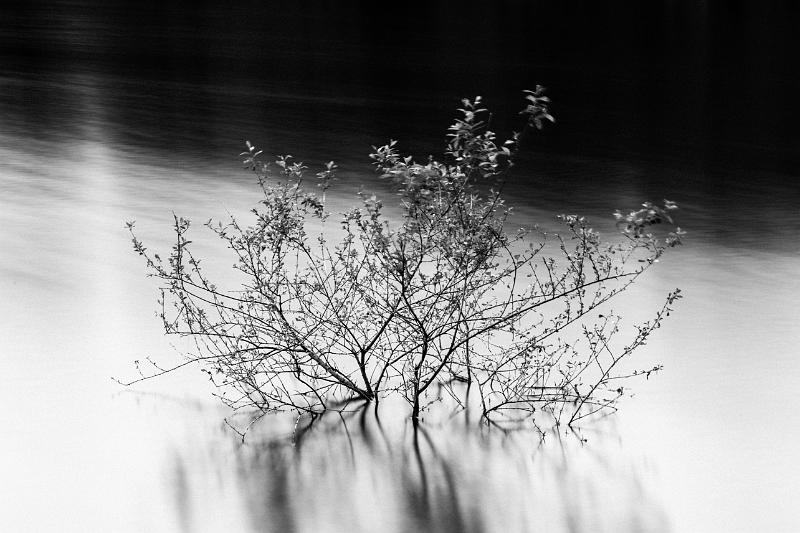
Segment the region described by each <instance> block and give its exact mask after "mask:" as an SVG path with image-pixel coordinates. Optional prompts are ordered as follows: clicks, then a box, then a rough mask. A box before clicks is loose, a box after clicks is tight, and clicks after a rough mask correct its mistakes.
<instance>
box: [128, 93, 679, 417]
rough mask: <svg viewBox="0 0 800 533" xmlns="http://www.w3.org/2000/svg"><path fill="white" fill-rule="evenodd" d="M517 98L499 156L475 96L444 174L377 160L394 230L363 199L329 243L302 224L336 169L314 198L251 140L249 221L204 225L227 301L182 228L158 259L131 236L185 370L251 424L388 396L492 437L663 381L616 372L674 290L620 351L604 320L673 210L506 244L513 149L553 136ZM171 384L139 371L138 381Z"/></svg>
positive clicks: (659, 248)
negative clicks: (219, 256)
mask: <svg viewBox="0 0 800 533" xmlns="http://www.w3.org/2000/svg"><path fill="white" fill-rule="evenodd" d="M525 98H526V107H525V109H523V110H522V112H521V114H522V115H523V116H524V118H525V127H524V129H523V130H522V131H521V132H519V133H514V134H513V135H512V137H511V138H510V139H508V140H506V141H505V142H502V143H501V142H500V141H498V139H497V137H496V135H495V133H493V132H492V131H491V130H489V129H488V126H489V124H488V118H487V117H488V111H487V110H486V109H485V108H483V107H482V101H481V98H480V97H477V98H475V99H474V100H467V99H465V100H462V107H461V108H460V109H458V112H459V116H458V118H457V119H456V120H455V122H454V123H453V124H452V125H451V126H450V127H449V131H448V142H447V147H446V151H445V154H444V158H443V159H442V160H441V161H440V160H438V159H436V158H434V157H432V156H431V157H430V158H428V159H427V160H426V161H424V162H418V161H416V160H414V159H413V158H412V157H409V156H403V155H402V154H401V153H400V152H399V151H398V148H397V143H396V141H391V142H389V143H388V144H386V145H385V146H381V147H377V148H376V147H373V153H372V154H371V156H370V157H371V158H372V162H373V164H374V166H375V168H376V169H377V171H378V173H379V174H380V175H381V176H382V177H384V178H387V179H391V180H392V181H393V184H394V187H395V188H396V190H397V192H398V193H399V198H400V200H399V204H400V209H401V212H402V217H401V218H400V220H390V219H389V218H388V217H387V216H385V215H384V213H383V204H382V203H381V201H380V200H379V199H378V198H377V197H375V196H373V195H368V194H366V193H363V192H362V193H359V197H360V198H359V200H358V202H357V205H356V206H355V207H353V208H352V209H350V210H349V211H347V212H345V213H343V214H341V217H340V218H339V223H340V225H341V229H342V230H343V232H344V238H342V239H341V240H337V242H335V243H333V244H332V243H331V241H330V237H329V236H326V235H325V233H321V234H309V232H308V228H307V222H308V221H309V220H312V219H313V220H317V221H322V222H325V223H328V224H329V223H330V219H331V217H333V215H331V214H330V213H329V212H327V211H326V208H325V193H326V191H327V189H328V188H329V187H330V186H331V182H332V180H333V178H334V176H335V173H336V170H337V168H336V165H335V164H334V163H333V162H331V163H328V165H327V166H326V167H325V168H324V169H323V170H322V171H321V172H319V173H317V174H316V175H315V176H314V178H313V181H316V182H317V185H318V187H313V181H312V183H311V185H312V186H311V187H309V186H308V180H307V178H306V170H307V169H306V167H305V166H304V165H303V164H302V163H297V162H293V161H292V159H291V157H290V156H282V157H278V159H277V160H276V161H275V162H274V166H272V165H270V164H267V163H264V162H262V159H261V156H262V153H261V151H258V150H256V148H255V147H254V146H253V145H251V144H250V143H249V142H248V143H247V151H246V152H244V153H243V154H242V156H243V158H244V163H245V165H246V166H247V167H248V168H250V169H251V170H252V171H254V172H255V174H256V176H257V178H258V183H259V185H260V187H261V191H262V193H263V198H262V199H261V201H260V203H259V205H258V207H256V208H255V209H253V210H252V214H253V216H254V221H253V222H252V224H251V225H243V224H242V223H240V222H239V220H237V219H236V218H234V217H231V219H230V220H229V221H228V222H227V223H225V224H223V223H220V222H217V223H212V222H209V223H208V224H207V226H208V228H210V229H211V230H212V231H213V232H214V233H216V235H218V236H219V238H220V239H222V240H223V241H224V242H225V243H226V244H227V247H228V248H230V249H231V250H232V251H233V253H234V254H235V255H236V261H237V263H236V267H235V268H236V269H238V270H239V271H240V273H241V274H243V275H244V276H245V278H246V280H247V282H246V283H245V284H244V285H243V286H242V287H241V289H240V290H238V291H233V292H225V291H222V290H219V289H218V288H217V287H216V286H215V285H214V284H213V283H212V281H211V280H209V279H208V278H207V277H206V275H205V274H204V272H203V270H202V269H201V267H200V261H199V260H198V259H197V258H196V257H195V255H194V254H193V253H192V248H191V246H190V241H189V239H188V232H189V227H190V223H189V221H188V220H186V219H184V218H181V217H177V216H176V217H175V221H174V231H175V237H176V242H175V245H174V247H173V248H172V250H171V252H170V254H169V256H168V257H167V259H166V260H164V259H162V258H161V257H160V256H159V255H157V254H151V253H150V252H149V251H148V250H147V249H146V248H145V246H144V245H143V244H142V242H141V241H140V240H139V239H138V238H137V237H136V235H135V234H134V232H133V223H129V224H128V226H129V228H130V230H131V233H132V235H133V244H134V249H135V250H136V251H137V252H138V253H139V254H141V255H142V256H144V258H145V260H146V262H147V268H148V270H149V274H150V275H152V276H155V277H156V278H158V279H159V280H160V281H161V282H162V283H163V288H162V294H161V300H160V302H161V309H162V311H161V317H162V319H163V322H164V328H165V331H166V332H167V333H169V334H174V335H181V336H189V337H192V338H194V339H195V340H196V342H197V347H198V350H197V351H196V352H195V353H192V354H189V355H188V360H187V363H191V362H196V363H198V364H200V365H202V366H203V368H204V369H205V370H206V371H207V372H208V373H209V375H210V376H211V377H212V379H213V380H214V382H215V384H216V385H217V386H218V387H219V388H220V389H222V390H221V393H220V397H221V398H222V399H223V401H224V402H226V403H227V404H228V405H230V406H231V407H233V408H234V409H237V410H247V411H250V412H252V413H254V415H253V416H254V418H253V419H254V420H255V419H257V418H259V417H260V416H263V415H264V414H266V413H269V412H272V411H281V410H296V411H300V412H306V413H312V414H313V413H319V412H321V411H323V410H330V409H342V408H344V406H346V405H348V403H350V402H355V401H359V402H360V401H364V402H379V401H380V400H381V399H383V398H385V397H387V396H388V395H393V394H396V395H401V396H402V397H403V398H405V399H406V400H407V402H408V404H409V406H410V410H411V416H412V418H413V419H414V420H415V421H416V420H418V419H419V417H420V413H421V412H422V411H423V410H424V409H425V408H426V406H428V405H429V404H430V403H431V402H433V401H436V400H439V399H442V398H448V399H449V401H451V402H453V403H454V405H456V406H459V405H460V406H466V405H468V404H474V405H477V406H479V409H480V413H481V416H482V418H483V420H485V421H487V422H495V423H496V422H498V421H500V420H502V419H503V418H504V415H507V414H509V413H514V414H515V415H523V416H527V415H530V414H531V413H534V412H537V411H539V412H547V413H550V414H551V415H553V416H555V417H556V420H559V421H560V420H562V419H563V420H566V421H567V422H568V423H569V424H572V423H573V422H575V421H576V420H579V419H581V418H583V417H586V416H588V415H590V414H593V413H597V412H601V411H605V410H613V409H615V405H616V401H617V400H618V398H619V397H620V396H621V395H622V393H623V388H622V387H621V385H620V380H621V379H623V378H630V377H632V376H634V375H640V374H642V375H647V376H649V374H650V373H651V372H653V371H656V370H658V369H659V368H660V367H655V368H650V369H647V370H641V371H633V372H631V371H627V373H621V370H620V369H619V368H618V367H619V366H621V365H618V363H619V362H620V361H621V360H623V359H626V358H627V357H628V356H629V355H630V354H631V353H632V352H633V351H634V350H635V349H636V348H638V347H640V346H641V345H643V344H644V343H645V342H646V340H647V338H648V337H649V335H650V334H651V333H652V332H653V330H655V329H656V328H658V327H659V325H660V324H661V321H662V320H663V318H664V317H665V316H666V315H667V314H668V313H669V311H670V306H671V305H672V303H673V302H674V301H675V300H676V299H677V298H679V290H675V291H674V292H672V293H670V294H669V295H667V298H666V302H665V303H664V304H663V305H662V306H661V308H660V309H659V310H658V311H657V312H656V314H655V316H654V318H653V319H652V320H651V321H649V322H646V323H644V324H640V325H638V326H636V334H635V335H634V337H633V338H632V339H630V340H629V341H628V342H627V343H625V345H624V346H621V347H612V344H611V343H610V339H611V338H612V337H613V336H614V335H615V334H616V333H617V332H618V331H619V321H620V317H618V316H616V315H613V314H610V313H607V314H602V313H600V311H601V310H600V309H599V307H600V306H601V305H603V304H605V303H606V302H608V301H609V300H610V299H612V298H614V297H615V296H616V295H618V294H620V293H621V292H622V291H624V290H625V289H626V288H627V287H629V286H630V285H631V284H632V283H633V282H634V281H636V280H637V278H638V277H639V276H640V275H641V274H642V273H643V272H644V271H646V270H647V269H648V268H650V267H651V266H652V265H653V264H654V263H655V262H656V260H657V259H658V258H659V257H660V256H661V255H662V254H663V253H664V252H665V250H667V249H668V248H670V247H672V246H674V245H676V244H679V243H680V238H681V234H682V232H681V231H680V229H679V228H678V229H676V230H675V231H674V232H670V233H668V234H666V235H663V236H661V237H660V236H657V235H656V234H654V233H653V226H654V225H656V224H659V223H668V224H671V223H672V220H671V218H670V213H671V212H672V211H673V210H674V209H676V206H675V204H674V203H672V202H668V201H665V203H664V205H663V207H659V206H656V205H654V204H650V203H646V204H644V205H643V207H642V208H641V209H639V210H636V211H633V212H631V213H629V214H622V213H617V214H616V217H617V220H618V227H619V228H620V230H621V236H617V237H616V238H614V239H612V240H611V241H608V242H607V241H604V240H602V239H601V236H600V235H599V234H598V232H596V231H594V230H593V229H592V228H590V227H589V225H588V222H587V221H586V219H584V218H582V217H579V216H576V215H565V216H561V217H559V218H560V220H561V222H562V223H563V226H564V230H563V233H562V234H560V235H557V234H550V233H546V232H543V231H540V230H538V229H535V228H533V229H520V230H517V231H513V232H509V231H508V230H507V229H506V226H507V225H508V217H509V213H510V208H509V207H508V206H507V205H506V203H505V201H504V199H503V194H502V191H503V185H504V183H505V182H506V180H507V179H509V170H510V169H511V167H512V166H513V163H514V158H515V155H516V154H517V152H518V150H519V149H520V142H521V140H522V138H523V136H524V135H525V134H526V133H527V132H529V131H531V130H535V129H541V128H542V126H543V124H544V123H546V122H552V121H553V117H552V116H551V115H550V113H549V109H548V108H549V99H548V98H547V97H546V96H545V95H544V89H543V88H542V87H537V88H536V90H534V91H526V92H525ZM317 189H319V190H321V194H320V193H319V192H317ZM567 335H572V336H571V337H568V336H567ZM181 366H182V365H181ZM176 368H177V367H176ZM171 370H172V369H162V368H160V367H157V366H154V367H153V368H152V369H151V372H147V371H144V370H140V373H141V379H149V378H151V377H155V376H157V375H160V374H162V373H164V372H168V371H171ZM137 381H138V380H137Z"/></svg>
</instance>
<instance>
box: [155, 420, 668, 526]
mask: <svg viewBox="0 0 800 533" xmlns="http://www.w3.org/2000/svg"><path fill="white" fill-rule="evenodd" d="M395 415H396V413H395ZM387 418H388V420H391V422H389V421H387ZM289 422H290V423H289V424H285V423H284V424H282V425H283V426H284V428H285V427H286V426H287V425H288V428H289V431H286V429H284V432H283V434H281V431H280V430H277V431H276V429H275V428H274V427H272V428H269V429H266V430H264V428H261V429H260V430H256V431H254V432H252V433H250V434H248V437H247V440H246V441H245V444H244V445H240V446H238V447H236V448H233V446H232V443H233V439H232V435H231V434H230V432H227V433H225V434H224V435H223V436H222V437H221V438H220V439H219V440H218V441H216V442H215V444H214V445H213V446H211V447H208V448H206V445H200V446H197V447H195V448H192V449H190V448H183V449H181V450H177V451H176V452H175V454H174V455H173V456H172V457H171V458H169V459H168V460H167V469H168V470H169V471H170V473H169V475H168V478H169V479H170V481H171V484H172V487H173V496H174V498H175V504H176V505H175V507H176V509H177V514H178V520H179V522H180V523H181V526H182V528H183V529H184V530H186V531H213V530H214V527H213V526H211V523H210V522H209V521H208V520H209V519H210V520H214V521H215V523H217V524H218V523H219V521H220V516H225V515H226V514H228V513H230V514H231V515H232V516H231V519H232V520H236V519H237V518H239V517H240V516H242V515H241V514H240V513H242V511H243V512H244V516H246V517H248V521H249V528H251V529H252V530H253V531H262V532H306V531H307V532H312V531H313V532H318V531H319V532H338V531H354V532H360V531H364V532H366V531H386V532H395V531H398V532H399V531H430V532H476V533H478V532H491V531H497V532H505V531H520V532H522V531H526V532H527V531H530V532H535V531H542V532H545V531H547V532H561V531H563V532H568V531H588V530H591V531H608V532H624V531H652V532H658V531H668V530H669V520H668V517H667V516H666V513H665V512H664V510H663V508H662V506H661V504H660V501H659V499H658V496H657V495H655V494H653V492H652V490H651V487H650V486H649V484H648V482H647V480H646V478H645V477H644V476H643V475H642V471H641V468H640V467H638V466H637V465H635V464H632V463H631V461H630V458H629V457H627V456H626V455H625V454H624V453H622V452H621V447H620V445H619V443H618V442H614V439H613V438H612V439H608V438H607V437H608V435H606V436H603V435H598V434H596V433H594V432H593V433H591V434H590V435H589V436H588V440H591V441H595V444H594V445H593V446H589V445H586V444H584V443H582V442H581V440H580V438H579V437H578V436H577V435H567V434H565V435H560V434H559V433H558V432H553V433H550V434H548V435H547V437H546V438H545V439H544V440H541V435H540V434H539V433H537V432H535V431H519V432H514V433H508V434H503V433H501V432H499V431H493V432H484V431H481V430H480V428H478V427H476V426H472V425H470V426H465V425H464V424H463V423H462V422H461V420H460V419H457V420H451V421H449V422H447V423H444V424H441V425H424V424H423V425H422V426H420V427H419V429H418V430H416V431H415V430H414V429H413V428H412V427H411V425H410V424H409V423H407V419H406V418H405V417H401V418H397V417H396V416H389V417H382V418H377V417H376V416H375V414H374V412H373V410H372V409H365V410H361V411H359V412H350V413H344V414H341V415H339V414H334V413H331V414H328V415H326V416H324V417H322V419H320V420H317V421H315V422H313V426H312V425H309V424H310V421H309V420H299V421H297V425H296V427H295V428H294V429H293V430H292V427H291V422H292V421H291V420H290V421H289ZM274 424H276V421H275V420H274V419H273V420H269V419H268V421H267V422H266V425H267V426H272V425H274ZM278 425H281V424H278ZM606 430H607V431H613V429H612V428H606ZM259 433H260V434H261V435H259ZM264 433H266V434H267V435H264ZM562 437H563V438H562ZM584 437H585V435H584ZM226 439H227V442H226ZM231 461H233V462H235V465H234V464H231ZM209 479H213V480H215V481H214V482H213V483H212V484H211V485H212V486H213V488H212V491H214V492H212V493H209V492H207V491H208V485H209ZM216 491H226V492H227V493H228V495H230V494H231V492H233V493H234V494H236V495H237V498H241V501H239V502H237V501H236V499H237V498H234V499H231V498H230V497H228V498H225V499H222V500H218V499H216V498H215V494H216ZM199 502H205V503H204V504H203V505H199ZM241 506H243V507H241Z"/></svg>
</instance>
